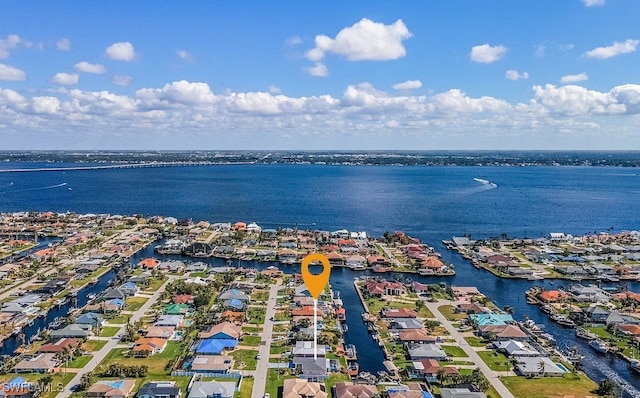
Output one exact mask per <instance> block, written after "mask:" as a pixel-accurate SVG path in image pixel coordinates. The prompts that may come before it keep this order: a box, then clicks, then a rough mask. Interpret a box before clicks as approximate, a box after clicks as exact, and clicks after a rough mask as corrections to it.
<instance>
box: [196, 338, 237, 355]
mask: <svg viewBox="0 0 640 398" xmlns="http://www.w3.org/2000/svg"><path fill="white" fill-rule="evenodd" d="M237 345H238V340H235V339H206V340H202V341H201V342H200V344H198V347H197V348H196V354H201V355H219V354H221V353H222V352H223V351H224V350H227V349H232V348H236V346H237Z"/></svg>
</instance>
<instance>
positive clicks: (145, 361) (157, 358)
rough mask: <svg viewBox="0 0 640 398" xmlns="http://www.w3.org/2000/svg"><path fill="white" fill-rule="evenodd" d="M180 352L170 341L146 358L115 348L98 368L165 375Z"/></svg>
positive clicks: (176, 343)
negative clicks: (131, 368) (120, 367)
mask: <svg viewBox="0 0 640 398" xmlns="http://www.w3.org/2000/svg"><path fill="white" fill-rule="evenodd" d="M181 350H182V348H181V347H180V343H179V342H176V341H170V342H168V343H167V347H166V348H165V349H164V351H162V352H161V353H159V354H154V355H150V356H149V357H147V358H135V357H133V356H130V355H129V349H127V348H115V349H113V350H111V351H109V353H108V354H107V356H106V357H105V359H104V360H103V361H102V362H101V363H100V366H102V365H104V366H109V365H110V364H112V363H122V364H125V365H147V366H148V367H149V376H156V375H165V374H166V371H165V370H164V368H165V366H166V365H167V363H168V362H169V359H171V358H174V357H177V356H178V355H179V354H180V352H181ZM254 369H255V368H254Z"/></svg>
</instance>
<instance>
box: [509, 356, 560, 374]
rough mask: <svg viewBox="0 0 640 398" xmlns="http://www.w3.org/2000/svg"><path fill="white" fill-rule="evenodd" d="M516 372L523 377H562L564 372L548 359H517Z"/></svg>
mask: <svg viewBox="0 0 640 398" xmlns="http://www.w3.org/2000/svg"><path fill="white" fill-rule="evenodd" d="M516 370H517V371H518V373H520V374H521V375H523V376H528V377H537V376H543V375H544V376H555V377H562V375H563V374H564V373H566V370H564V369H561V368H560V367H558V365H556V364H555V363H554V362H553V361H552V360H551V359H550V358H548V357H518V360H517V362H516Z"/></svg>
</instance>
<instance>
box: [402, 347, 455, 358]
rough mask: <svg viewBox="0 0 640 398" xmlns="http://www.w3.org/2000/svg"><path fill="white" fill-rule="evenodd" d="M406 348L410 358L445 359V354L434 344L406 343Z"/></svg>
mask: <svg viewBox="0 0 640 398" xmlns="http://www.w3.org/2000/svg"><path fill="white" fill-rule="evenodd" d="M406 348H407V352H408V353H409V357H410V358H411V359H436V360H440V361H443V360H445V359H447V354H446V353H445V352H444V351H442V349H441V348H440V347H439V346H438V345H436V344H424V343H408V344H406Z"/></svg>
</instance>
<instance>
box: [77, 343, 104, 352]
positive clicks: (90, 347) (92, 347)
mask: <svg viewBox="0 0 640 398" xmlns="http://www.w3.org/2000/svg"><path fill="white" fill-rule="evenodd" d="M106 344H107V342H106V341H104V340H87V341H85V342H84V343H83V344H82V349H83V350H85V351H100V349H101V348H102V347H104V346H105V345H106Z"/></svg>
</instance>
